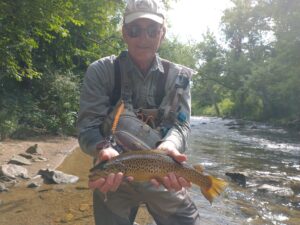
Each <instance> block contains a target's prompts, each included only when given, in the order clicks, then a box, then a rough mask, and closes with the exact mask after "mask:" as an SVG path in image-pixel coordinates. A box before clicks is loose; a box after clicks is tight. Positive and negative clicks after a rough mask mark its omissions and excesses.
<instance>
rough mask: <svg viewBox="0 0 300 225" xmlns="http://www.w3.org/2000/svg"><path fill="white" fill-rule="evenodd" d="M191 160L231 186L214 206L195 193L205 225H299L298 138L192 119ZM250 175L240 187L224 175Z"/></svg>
mask: <svg viewBox="0 0 300 225" xmlns="http://www.w3.org/2000/svg"><path fill="white" fill-rule="evenodd" d="M191 124H192V134H191V138H190V151H189V153H188V156H189V159H190V162H191V163H193V162H195V163H196V162H198V163H201V164H202V165H204V166H205V168H206V171H207V172H209V173H212V174H214V175H215V176H217V177H222V178H224V179H227V180H228V181H229V183H230V185H229V187H228V188H227V189H226V191H225V193H224V194H223V195H222V197H221V198H219V199H217V201H215V202H214V203H213V205H212V206H210V205H208V204H207V202H206V201H205V199H204V198H203V197H202V196H200V195H199V192H198V190H196V189H195V188H193V189H192V195H193V196H194V199H195V201H196V203H197V205H198V207H199V208H200V213H201V216H202V218H203V220H204V221H206V223H204V224H220V225H221V224H228V225H231V224H232V225H235V224H255V225H265V224H280V225H283V224H294V225H296V224H300V134H299V133H297V132H291V131H290V132H289V131H286V130H284V129H280V128H275V127H272V126H268V125H265V124H259V123H253V122H245V121H235V120H228V119H224V120H223V119H221V118H208V117H194V118H192V122H191ZM227 172H238V173H241V174H244V175H246V186H245V187H242V186H240V185H238V184H236V183H234V182H231V179H230V178H226V176H225V173H227Z"/></svg>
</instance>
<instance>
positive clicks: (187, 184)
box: [178, 177, 192, 188]
mask: <svg viewBox="0 0 300 225" xmlns="http://www.w3.org/2000/svg"><path fill="white" fill-rule="evenodd" d="M178 182H179V184H180V185H181V186H182V187H185V188H190V187H191V186H192V184H191V182H188V181H187V180H186V179H184V178H183V177H179V178H178Z"/></svg>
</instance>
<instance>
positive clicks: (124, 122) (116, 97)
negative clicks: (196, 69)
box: [100, 53, 189, 152]
mask: <svg viewBox="0 0 300 225" xmlns="http://www.w3.org/2000/svg"><path fill="white" fill-rule="evenodd" d="M121 57H123V55H122V53H121V54H120V55H119V56H118V57H117V58H116V59H115V60H114V71H115V74H114V81H115V83H114V88H113V91H112V95H111V96H110V104H111V106H112V107H113V110H112V112H111V113H109V115H108V116H107V118H106V119H105V121H104V122H103V123H102V126H101V127H100V130H101V133H102V135H103V136H105V137H110V139H113V142H115V144H116V145H117V148H118V151H120V152H123V151H127V150H146V149H154V148H156V147H157V146H156V145H157V143H158V142H159V141H160V140H161V139H162V138H163V136H164V135H165V134H166V131H167V129H166V128H167V127H168V125H167V123H166V121H169V122H170V123H172V122H173V120H174V116H172V112H171V111H172V109H173V111H174V108H175V106H176V104H177V103H178V94H177V90H179V89H182V88H184V89H185V88H186V87H187V85H188V84H189V79H185V78H183V77H182V76H178V78H177V79H176V88H175V89H176V90H174V91H173V93H172V95H173V97H172V99H173V100H172V101H171V102H170V107H169V111H170V112H168V113H166V112H164V111H162V110H161V109H160V107H159V106H160V104H161V102H162V99H163V98H164V96H165V85H166V81H167V78H168V73H169V67H170V64H171V63H170V62H169V61H167V60H164V59H162V60H161V62H162V65H163V67H164V73H163V74H162V76H161V79H157V84H156V85H157V92H156V95H155V96H154V98H155V103H156V105H157V106H158V108H154V109H141V108H139V109H135V108H134V107H133V104H132V93H133V91H132V86H131V85H132V84H131V83H130V80H129V78H128V76H124V75H123V74H122V71H120V60H121ZM121 101H123V102H124V104H125V110H124V112H123V113H122V114H121V116H120V117H119V118H117V119H118V122H117V126H116V130H115V131H114V134H113V135H112V132H111V128H112V124H113V121H114V120H115V119H116V118H115V117H116V112H117V110H118V107H119V105H120V102H121ZM163 121H164V123H163ZM169 127H170V126H169Z"/></svg>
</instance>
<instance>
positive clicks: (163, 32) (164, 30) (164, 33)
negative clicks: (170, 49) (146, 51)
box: [159, 26, 167, 45]
mask: <svg viewBox="0 0 300 225" xmlns="http://www.w3.org/2000/svg"><path fill="white" fill-rule="evenodd" d="M166 30H167V29H166V27H165V26H164V27H163V30H162V35H161V38H160V43H159V45H161V43H162V42H163V41H164V39H165V36H166Z"/></svg>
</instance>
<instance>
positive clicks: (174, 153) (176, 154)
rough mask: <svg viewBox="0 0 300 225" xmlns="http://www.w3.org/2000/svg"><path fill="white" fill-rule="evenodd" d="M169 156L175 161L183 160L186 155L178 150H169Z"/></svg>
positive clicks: (185, 158)
mask: <svg viewBox="0 0 300 225" xmlns="http://www.w3.org/2000/svg"><path fill="white" fill-rule="evenodd" d="M170 156H171V157H172V158H173V159H175V160H176V161H177V162H180V163H181V162H184V161H186V160H187V156H186V155H184V154H181V153H180V152H178V151H171V152H170Z"/></svg>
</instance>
